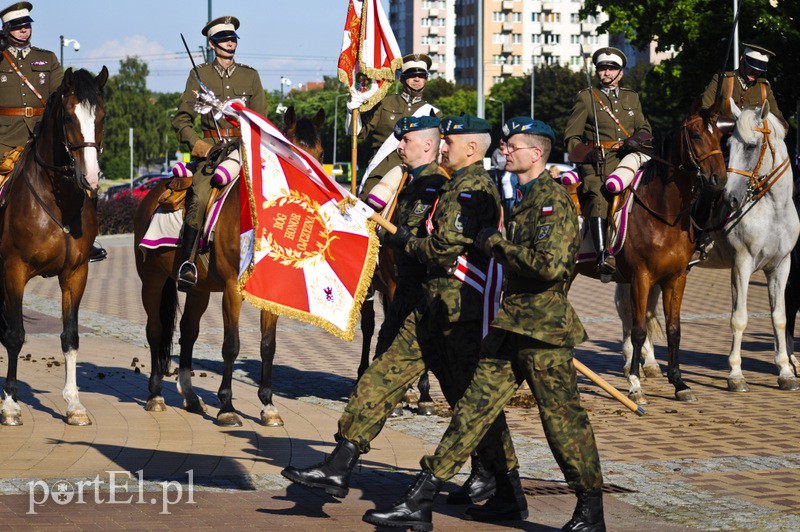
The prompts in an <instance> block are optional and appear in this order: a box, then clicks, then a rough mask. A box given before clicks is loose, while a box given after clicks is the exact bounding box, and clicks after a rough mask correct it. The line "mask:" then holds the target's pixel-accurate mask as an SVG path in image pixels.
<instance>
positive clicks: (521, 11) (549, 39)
mask: <svg viewBox="0 0 800 532" xmlns="http://www.w3.org/2000/svg"><path fill="white" fill-rule="evenodd" d="M581 5H582V1H581V0H546V1H544V0H483V26H484V31H483V62H484V87H485V88H486V90H487V91H488V90H489V88H491V86H492V85H493V84H495V83H499V82H500V81H502V80H503V79H505V78H509V77H512V76H526V75H529V74H530V72H531V68H532V67H533V66H535V65H541V64H548V65H555V64H559V65H566V66H569V67H570V68H573V69H575V70H577V69H580V68H581V67H582V63H581V61H580V45H581V44H583V46H584V49H585V50H586V52H587V53H591V52H592V51H593V50H595V49H597V48H600V47H603V46H608V42H609V40H608V36H607V35H598V34H597V27H598V26H599V25H600V24H602V23H603V22H604V21H605V15H601V16H600V17H590V18H588V19H583V20H582V19H580V18H579V15H578V12H579V10H580V8H581ZM477 8H478V3H477V0H391V4H390V15H389V19H390V22H391V25H392V28H393V30H394V32H395V36H396V37H397V39H398V43H399V44H400V49H401V50H403V53H406V50H409V49H411V48H413V51H415V52H423V53H428V54H430V55H431V57H433V54H436V59H435V61H434V62H435V64H436V65H437V67H436V68H437V71H436V75H438V76H444V77H445V78H446V79H449V80H451V81H455V82H456V83H457V84H459V85H471V86H475V85H477V79H476V75H477V74H476V72H477V68H476V61H477V58H476V46H477V39H478V35H477Z"/></svg>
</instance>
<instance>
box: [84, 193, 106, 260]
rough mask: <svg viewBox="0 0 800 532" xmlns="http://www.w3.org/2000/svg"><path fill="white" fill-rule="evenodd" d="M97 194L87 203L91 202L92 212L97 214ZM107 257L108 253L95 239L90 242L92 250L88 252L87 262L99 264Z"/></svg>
mask: <svg viewBox="0 0 800 532" xmlns="http://www.w3.org/2000/svg"><path fill="white" fill-rule="evenodd" d="M97 199H98V197H97V194H96V193H95V194H94V195H93V196H92V197H91V198H90V200H89V201H91V202H92V205H94V212H95V213H96V212H97ZM106 257H108V252H107V251H106V250H105V248H103V246H101V245H100V242H98V241H97V240H96V239H95V241H94V242H92V249H91V251H89V262H100V261H101V260H105V259H106Z"/></svg>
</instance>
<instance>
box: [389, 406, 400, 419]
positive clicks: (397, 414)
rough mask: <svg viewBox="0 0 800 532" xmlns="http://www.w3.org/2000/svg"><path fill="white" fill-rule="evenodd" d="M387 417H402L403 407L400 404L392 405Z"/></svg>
mask: <svg viewBox="0 0 800 532" xmlns="http://www.w3.org/2000/svg"><path fill="white" fill-rule="evenodd" d="M389 417H403V407H402V406H400V405H397V406H396V407H394V410H392V413H391V414H389Z"/></svg>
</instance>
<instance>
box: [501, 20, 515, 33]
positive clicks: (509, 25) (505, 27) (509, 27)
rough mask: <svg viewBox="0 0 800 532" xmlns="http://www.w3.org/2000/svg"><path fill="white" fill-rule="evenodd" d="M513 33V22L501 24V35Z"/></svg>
mask: <svg viewBox="0 0 800 532" xmlns="http://www.w3.org/2000/svg"><path fill="white" fill-rule="evenodd" d="M512 31H514V23H513V22H503V33H508V32H512Z"/></svg>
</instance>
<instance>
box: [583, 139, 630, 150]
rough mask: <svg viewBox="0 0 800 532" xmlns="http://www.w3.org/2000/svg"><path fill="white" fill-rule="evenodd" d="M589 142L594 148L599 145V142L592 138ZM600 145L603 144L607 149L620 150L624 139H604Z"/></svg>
mask: <svg viewBox="0 0 800 532" xmlns="http://www.w3.org/2000/svg"><path fill="white" fill-rule="evenodd" d="M588 144H589V146H591V147H592V148H597V147H598V144H597V143H596V142H595V141H593V140H590V141H589V142H588ZM599 146H602V147H603V148H605V149H607V150H618V149H619V148H621V147H622V141H621V140H620V141H613V140H602V141H600V144H599Z"/></svg>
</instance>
